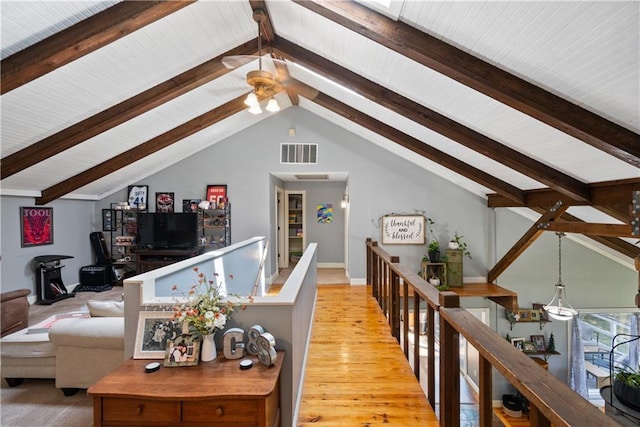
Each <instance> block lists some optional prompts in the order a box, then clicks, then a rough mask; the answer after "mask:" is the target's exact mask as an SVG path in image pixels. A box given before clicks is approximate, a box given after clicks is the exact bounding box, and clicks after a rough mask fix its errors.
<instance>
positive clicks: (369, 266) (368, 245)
mask: <svg viewBox="0 0 640 427" xmlns="http://www.w3.org/2000/svg"><path fill="white" fill-rule="evenodd" d="M365 247H366V248H367V259H366V263H367V265H366V269H367V272H366V275H367V285H372V284H373V283H372V282H371V276H372V275H371V269H372V268H373V259H372V258H373V251H372V250H371V237H367V240H366V241H365ZM373 289H375V288H373ZM374 297H375V295H374Z"/></svg>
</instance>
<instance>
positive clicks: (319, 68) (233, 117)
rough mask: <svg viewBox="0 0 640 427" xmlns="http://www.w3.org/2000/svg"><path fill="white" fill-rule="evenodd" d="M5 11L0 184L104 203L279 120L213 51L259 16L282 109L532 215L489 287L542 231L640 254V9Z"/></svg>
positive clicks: (253, 33)
mask: <svg viewBox="0 0 640 427" xmlns="http://www.w3.org/2000/svg"><path fill="white" fill-rule="evenodd" d="M0 7H1V14H2V52H1V53H2V62H1V63H0V67H1V73H2V82H1V92H0V93H1V98H0V101H1V106H2V112H1V114H2V128H1V137H2V146H1V165H0V166H1V182H0V184H1V186H2V194H5V195H20V196H32V197H34V198H35V200H36V203H39V204H46V203H48V202H50V201H52V200H55V199H57V198H60V197H66V198H81V199H89V200H97V199H100V198H102V197H105V196H106V195H109V194H111V193H113V192H114V191H118V190H120V189H122V188H124V187H126V186H127V185H129V184H130V183H132V182H136V181H138V180H139V179H141V178H144V177H145V176H148V175H149V174H151V173H155V172H156V171H158V170H161V169H163V168H165V167H167V166H169V165H170V164H172V163H175V162H177V161H180V160H181V159H184V158H186V157H188V156H190V155H193V154H194V153H196V152H198V151H200V150H202V149H204V148H206V147H208V146H211V145H212V144H215V143H216V142H218V141H220V140H222V139H224V138H226V137H228V136H229V135H231V134H234V133H236V132H239V131H241V130H242V129H244V128H246V127H248V126H251V125H253V124H255V123H257V122H258V121H260V120H265V119H268V117H269V116H270V115H271V114H278V113H265V114H261V115H256V116H254V115H252V114H249V113H248V112H247V107H246V106H245V105H244V103H243V101H244V98H245V97H246V95H247V93H248V92H249V91H250V89H251V88H250V86H249V85H248V84H247V83H246V80H245V75H246V73H247V72H248V71H251V70H255V69H256V68H258V61H257V60H251V61H245V62H246V64H245V65H241V66H238V67H235V68H232V69H229V68H227V67H225V66H224V64H223V62H222V58H223V57H224V56H228V55H256V54H257V52H258V42H257V34H258V25H257V24H256V22H255V21H254V19H253V11H254V10H256V9H261V10H264V11H265V12H266V14H267V21H266V22H265V23H264V25H263V27H262V30H263V31H262V34H263V43H262V53H263V55H264V58H265V59H264V60H263V66H264V67H265V68H266V69H270V70H271V71H273V72H274V73H277V75H278V76H279V79H280V81H281V82H283V84H284V89H285V90H283V91H282V92H280V93H279V94H277V95H276V99H277V100H278V102H279V103H280V105H281V106H283V107H285V108H292V107H297V108H304V109H307V110H308V111H310V112H312V113H314V114H317V115H319V116H321V117H323V118H325V119H327V120H329V121H331V122H333V123H335V124H337V125H339V126H342V127H344V128H345V129H347V130H349V131H352V132H354V133H356V134H359V135H361V136H362V137H364V138H366V139H368V140H370V141H371V142H372V143H375V144H378V145H380V146H382V147H385V148H386V149H388V150H390V151H392V152H394V153H396V154H398V155H401V156H403V157H405V158H407V159H408V160H409V161H412V162H414V163H416V164H418V165H420V166H422V167H424V168H426V169H428V170H430V171H432V172H434V173H436V174H439V175H441V176H443V177H444V178H445V179H448V180H450V181H451V182H454V183H456V184H458V185H460V186H462V187H464V188H466V189H467V190H468V191H470V192H472V193H474V194H478V195H480V196H482V197H486V198H487V203H488V206H490V207H510V208H518V209H523V210H526V211H527V212H529V213H531V215H532V219H533V220H534V221H535V224H534V226H533V227H532V228H531V229H530V230H529V232H528V233H527V234H526V235H525V236H523V238H522V239H521V241H520V242H518V244H516V245H515V246H514V248H513V249H512V250H511V251H510V253H509V254H507V256H505V258H504V259H503V260H501V262H499V263H498V264H497V265H496V266H495V267H494V269H493V270H492V271H491V272H490V274H489V279H490V281H491V279H493V278H495V277H497V275H499V274H500V272H501V271H502V270H504V268H506V266H507V265H509V263H510V262H511V261H512V260H513V259H515V257H517V255H518V254H519V253H520V252H522V251H523V250H524V249H525V248H526V247H527V246H528V245H529V244H530V243H531V242H532V241H533V240H534V239H535V238H536V237H537V236H538V235H539V234H540V233H542V232H543V231H544V230H554V231H566V232H571V233H580V234H583V235H586V236H589V237H590V238H591V239H593V240H595V241H596V242H598V244H600V245H604V246H606V247H608V248H611V249H613V250H615V251H616V252H617V253H619V254H621V255H622V256H623V257H627V258H633V257H635V256H637V255H638V254H640V245H639V244H638V237H637V236H638V233H640V231H639V230H640V219H638V217H640V207H639V206H637V205H638V204H640V135H639V133H640V53H639V52H640V41H639V40H640V24H639V21H640V3H639V2H636V1H628V2H623V1H617V2H599V1H594V2H589V1H569V2H533V1H532V2H504V1H495V2H493V1H489V2H485V1H483V2H450V1H443V2H438V1H429V2H413V1H411V2H409V1H406V2H402V1H392V2H390V5H389V7H386V6H384V5H381V4H379V3H377V2H376V3H374V2H363V4H360V3H355V2H348V1H340V2H327V1H270V0H267V1H215V2H214V1H198V2H192V1H173V2H143V1H135V2H121V3H120V2H117V1H96V2H77V1H55V2H54V1H38V2H31V1H29V2H26V1H24V2H21V1H15V2H5V1H3V2H1V3H0ZM270 57H272V58H277V59H281V60H283V62H282V63H280V62H276V63H273V62H271V61H270V60H268V58H270ZM240 64H244V62H241V63H240ZM634 198H635V200H636V202H635V204H634V202H633V200H634Z"/></svg>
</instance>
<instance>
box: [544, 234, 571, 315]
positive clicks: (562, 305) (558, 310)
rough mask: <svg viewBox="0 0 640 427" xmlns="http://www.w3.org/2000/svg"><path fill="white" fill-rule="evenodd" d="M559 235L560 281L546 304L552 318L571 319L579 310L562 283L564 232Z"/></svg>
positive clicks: (545, 307) (546, 309)
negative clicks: (569, 299)
mask: <svg viewBox="0 0 640 427" xmlns="http://www.w3.org/2000/svg"><path fill="white" fill-rule="evenodd" d="M556 235H557V236H558V282H557V283H556V293H555V294H554V295H553V299H552V300H551V301H549V304H547V305H545V306H544V309H545V311H546V312H547V314H549V316H550V317H551V318H552V319H555V320H563V321H564V320H571V319H573V316H575V315H577V314H578V311H577V310H575V309H574V308H573V307H571V304H569V301H568V300H567V295H566V293H565V288H564V285H563V284H562V236H564V233H556Z"/></svg>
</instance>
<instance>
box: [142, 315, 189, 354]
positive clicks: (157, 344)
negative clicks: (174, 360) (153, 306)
mask: <svg viewBox="0 0 640 427" xmlns="http://www.w3.org/2000/svg"><path fill="white" fill-rule="evenodd" d="M172 314H173V312H172V311H141V312H140V313H138V329H137V333H136V344H135V348H134V349H133V358H134V359H164V358H165V354H166V351H167V342H169V341H175V340H176V339H177V338H178V337H179V336H181V335H182V325H181V324H178V323H175V322H174V321H173V320H171V315H172Z"/></svg>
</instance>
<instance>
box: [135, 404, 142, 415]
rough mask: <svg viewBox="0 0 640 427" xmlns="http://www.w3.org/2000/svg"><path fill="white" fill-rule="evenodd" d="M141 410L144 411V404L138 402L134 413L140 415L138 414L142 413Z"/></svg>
mask: <svg viewBox="0 0 640 427" xmlns="http://www.w3.org/2000/svg"><path fill="white" fill-rule="evenodd" d="M142 412H144V405H142V404H140V405H138V408H137V409H136V415H137V416H140V415H142Z"/></svg>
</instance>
